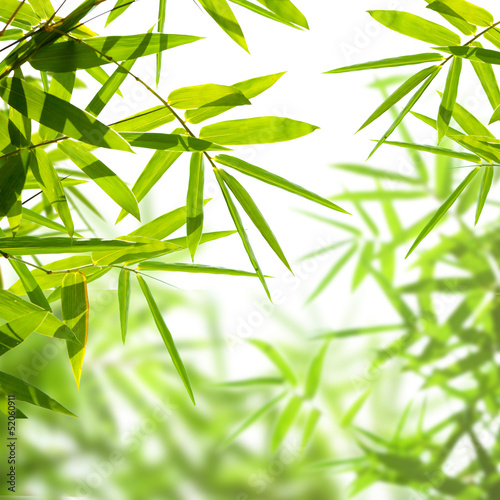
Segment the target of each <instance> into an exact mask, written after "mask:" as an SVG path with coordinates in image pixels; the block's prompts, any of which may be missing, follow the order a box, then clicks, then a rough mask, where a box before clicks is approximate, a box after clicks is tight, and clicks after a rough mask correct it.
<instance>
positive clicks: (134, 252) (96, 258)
mask: <svg viewBox="0 0 500 500" xmlns="http://www.w3.org/2000/svg"><path fill="white" fill-rule="evenodd" d="M119 239H124V240H129V241H135V242H136V243H137V246H135V247H132V248H126V249H121V250H114V251H109V250H101V251H99V250H98V251H94V252H93V253H92V261H93V263H94V264H95V265H96V266H110V265H114V264H115V265H116V264H121V263H123V262H128V263H135V262H141V261H143V260H147V259H151V258H153V257H159V256H161V255H165V254H167V253H171V252H175V251H176V250H180V248H179V246H178V245H176V244H174V243H172V242H169V241H158V240H154V239H152V238H145V237H143V236H121V237H120V238H119Z"/></svg>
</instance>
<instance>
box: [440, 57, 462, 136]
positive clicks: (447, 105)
mask: <svg viewBox="0 0 500 500" xmlns="http://www.w3.org/2000/svg"><path fill="white" fill-rule="evenodd" d="M461 72H462V59H460V58H459V57H454V58H453V59H452V63H451V66H450V69H449V71H448V77H447V79H446V86H445V89H444V93H443V98H442V100H441V104H440V106H439V112H438V119H437V126H438V144H439V143H440V142H441V141H442V140H443V137H444V136H445V135H446V131H447V130H448V126H449V125H450V121H451V117H452V115H453V108H454V106H455V102H456V100H457V95H458V84H459V83H460V73H461Z"/></svg>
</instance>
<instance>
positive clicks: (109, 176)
mask: <svg viewBox="0 0 500 500" xmlns="http://www.w3.org/2000/svg"><path fill="white" fill-rule="evenodd" d="M57 147H58V148H59V149H60V150H61V151H63V152H64V153H65V154H66V155H68V157H69V158H70V160H71V161H72V162H73V163H74V164H75V165H76V166H77V167H79V168H80V169H81V170H82V171H83V172H85V174H87V175H88V177H89V178H90V179H92V180H93V181H94V182H95V183H96V184H97V185H98V186H99V187H100V188H101V189H102V190H103V191H104V192H105V193H106V194H107V195H108V196H109V197H110V198H111V199H112V200H113V201H115V202H116V203H117V204H118V205H119V206H120V207H122V208H123V209H124V210H126V211H127V212H129V213H130V214H132V215H133V216H134V217H135V218H136V219H137V220H141V215H140V212H139V205H138V203H137V199H136V198H135V196H134V194H133V193H132V191H130V189H129V188H128V186H127V185H126V184H125V183H124V182H123V181H122V180H121V179H120V178H119V177H118V176H117V175H116V174H115V173H114V172H113V171H112V170H110V169H109V168H108V167H107V166H106V165H104V163H102V162H101V161H100V160H98V159H97V158H96V157H95V156H94V155H93V154H92V153H91V152H90V151H88V150H87V149H86V148H85V147H84V146H82V145H81V144H79V143H77V142H73V141H64V142H61V143H60V144H58V146H57Z"/></svg>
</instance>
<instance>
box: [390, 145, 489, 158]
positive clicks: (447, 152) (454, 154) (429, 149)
mask: <svg viewBox="0 0 500 500" xmlns="http://www.w3.org/2000/svg"><path fill="white" fill-rule="evenodd" d="M384 144H387V145H388V146H397V147H400V148H405V149H413V150H416V151H423V152H424V153H432V154H435V155H441V156H447V157H449V158H457V159H459V160H464V161H468V162H472V163H481V158H479V157H478V156H476V155H473V154H470V153H461V152H459V151H455V150H453V149H446V148H440V147H436V146H426V145H424V144H411V143H407V142H395V141H385V143H384Z"/></svg>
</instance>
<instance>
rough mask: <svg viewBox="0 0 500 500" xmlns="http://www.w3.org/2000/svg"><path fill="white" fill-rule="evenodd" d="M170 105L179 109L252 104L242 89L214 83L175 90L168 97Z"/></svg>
mask: <svg viewBox="0 0 500 500" xmlns="http://www.w3.org/2000/svg"><path fill="white" fill-rule="evenodd" d="M168 103H169V104H170V105H171V106H172V107H174V108H178V109H197V108H203V107H211V106H230V107H233V106H242V105H245V104H251V103H250V101H249V100H248V99H247V98H246V97H245V95H244V94H243V92H242V91H241V90H240V89H238V88H236V87H227V86H225V85H215V84H213V83H209V84H206V85H196V86H195V87H183V88H181V89H177V90H174V91H173V92H171V93H170V94H169V96H168Z"/></svg>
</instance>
